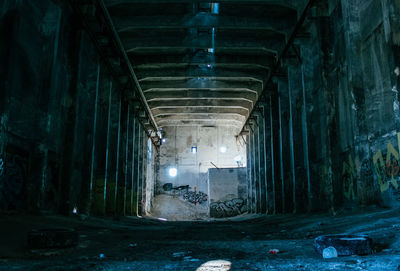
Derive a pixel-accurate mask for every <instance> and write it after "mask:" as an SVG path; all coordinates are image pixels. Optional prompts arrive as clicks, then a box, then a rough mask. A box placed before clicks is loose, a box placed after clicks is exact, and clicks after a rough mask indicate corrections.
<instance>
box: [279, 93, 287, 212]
mask: <svg viewBox="0 0 400 271" xmlns="http://www.w3.org/2000/svg"><path fill="white" fill-rule="evenodd" d="M278 111H279V158H280V170H281V176H280V177H281V179H280V181H281V201H282V212H283V213H284V212H285V211H286V202H285V180H284V174H283V170H284V169H283V134H282V110H281V97H280V96H279V97H278Z"/></svg>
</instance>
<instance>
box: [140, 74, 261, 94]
mask: <svg viewBox="0 0 400 271" xmlns="http://www.w3.org/2000/svg"><path fill="white" fill-rule="evenodd" d="M140 85H141V86H142V89H143V91H146V90H149V89H154V88H156V89H160V88H168V89H170V88H203V89H205V88H207V89H216V88H246V89H251V90H254V91H256V92H257V93H260V92H261V90H262V88H263V83H262V81H260V80H256V79H253V78H240V77H236V78H227V77H226V78H222V77H219V78H215V77H203V78H198V77H149V78H146V79H142V80H140Z"/></svg>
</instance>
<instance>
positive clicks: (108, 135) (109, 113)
mask: <svg viewBox="0 0 400 271" xmlns="http://www.w3.org/2000/svg"><path fill="white" fill-rule="evenodd" d="M112 90H113V88H112V81H110V91H109V95H108V118H107V145H106V166H105V173H104V188H103V189H104V212H106V210H107V179H108V175H109V174H110V172H109V152H110V151H109V148H110V130H111V97H112V92H113V91H112Z"/></svg>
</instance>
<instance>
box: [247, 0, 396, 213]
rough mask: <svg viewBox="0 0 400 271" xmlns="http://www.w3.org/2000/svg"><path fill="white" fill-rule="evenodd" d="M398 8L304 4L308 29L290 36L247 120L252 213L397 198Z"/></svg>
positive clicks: (368, 1) (392, 4) (366, 3)
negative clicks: (270, 88)
mask: <svg viewBox="0 0 400 271" xmlns="http://www.w3.org/2000/svg"><path fill="white" fill-rule="evenodd" d="M399 11H400V3H399V1H387V0H384V1H380V0H357V1H354V0H341V1H339V0H326V1H318V3H316V5H315V6H314V7H313V8H312V10H311V11H310V12H309V14H308V17H307V20H306V24H305V28H304V29H303V30H304V31H305V32H307V33H309V35H310V37H309V38H299V39H296V41H295V46H294V48H292V49H291V50H290V52H289V54H291V55H292V56H295V55H296V56H297V57H290V58H284V59H283V60H282V64H283V71H284V72H283V73H286V76H281V77H279V78H275V79H274V82H273V83H274V84H273V85H274V87H275V88H276V92H273V93H271V94H270V96H269V97H268V98H267V99H265V100H263V101H261V103H260V107H261V111H262V112H263V114H262V113H258V112H257V113H255V114H253V118H252V120H251V121H249V122H248V125H246V127H247V129H248V130H249V131H250V135H249V136H248V137H247V139H248V151H249V152H248V155H247V159H248V165H249V166H248V176H249V200H248V204H249V206H248V207H249V210H250V211H251V212H257V213H280V212H283V213H284V212H289V213H292V212H306V211H317V210H329V211H330V212H331V213H336V211H337V210H338V209H341V208H343V207H345V208H354V207H358V206H365V205H368V204H378V205H381V206H393V205H398V203H399V200H400V191H399V181H400V174H399V173H400V172H399V166H398V165H399V153H400V140H399V134H398V133H399V131H400V121H399V120H400V118H399V113H400V111H399V95H398V85H399V75H400V69H399V67H400V53H399V52H400V51H399V48H400V47H399V45H400V39H399V37H400V34H399V21H400V20H399V16H398V14H399ZM260 139H261V140H260ZM260 153H261V154H262V153H266V154H267V156H266V157H265V156H264V157H263V156H262V155H261V156H260ZM260 165H261V167H260ZM265 191H266V194H267V197H266V200H265V197H264V195H265V194H264V193H265Z"/></svg>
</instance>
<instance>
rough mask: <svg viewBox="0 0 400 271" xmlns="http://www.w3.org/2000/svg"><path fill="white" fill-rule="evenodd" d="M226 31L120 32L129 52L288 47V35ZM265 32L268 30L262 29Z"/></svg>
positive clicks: (269, 32)
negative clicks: (196, 32)
mask: <svg viewBox="0 0 400 271" xmlns="http://www.w3.org/2000/svg"><path fill="white" fill-rule="evenodd" d="M224 32H226V33H223V32H222V31H219V32H218V35H215V37H214V36H213V35H211V34H208V33H204V34H199V35H197V36H193V35H187V34H186V32H183V33H182V31H176V30H168V31H167V30H163V31H154V30H153V31H138V32H135V33H132V32H122V33H121V34H120V36H121V40H122V43H123V46H124V48H125V50H126V52H127V53H130V52H135V51H136V50H137V49H141V50H143V49H147V50H150V49H151V50H153V51H157V50H159V49H162V48H168V49H182V48H191V49H206V50H207V49H208V48H214V49H215V50H218V49H224V50H225V49H228V50H232V49H233V50H238V51H241V52H246V51H254V50H261V51H262V50H264V51H267V52H272V53H280V51H281V50H282V48H284V47H285V40H286V36H285V35H283V34H279V33H276V32H271V31H260V30H258V31H246V32H245V33H240V31H238V30H236V31H224ZM262 32H264V33H262Z"/></svg>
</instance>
